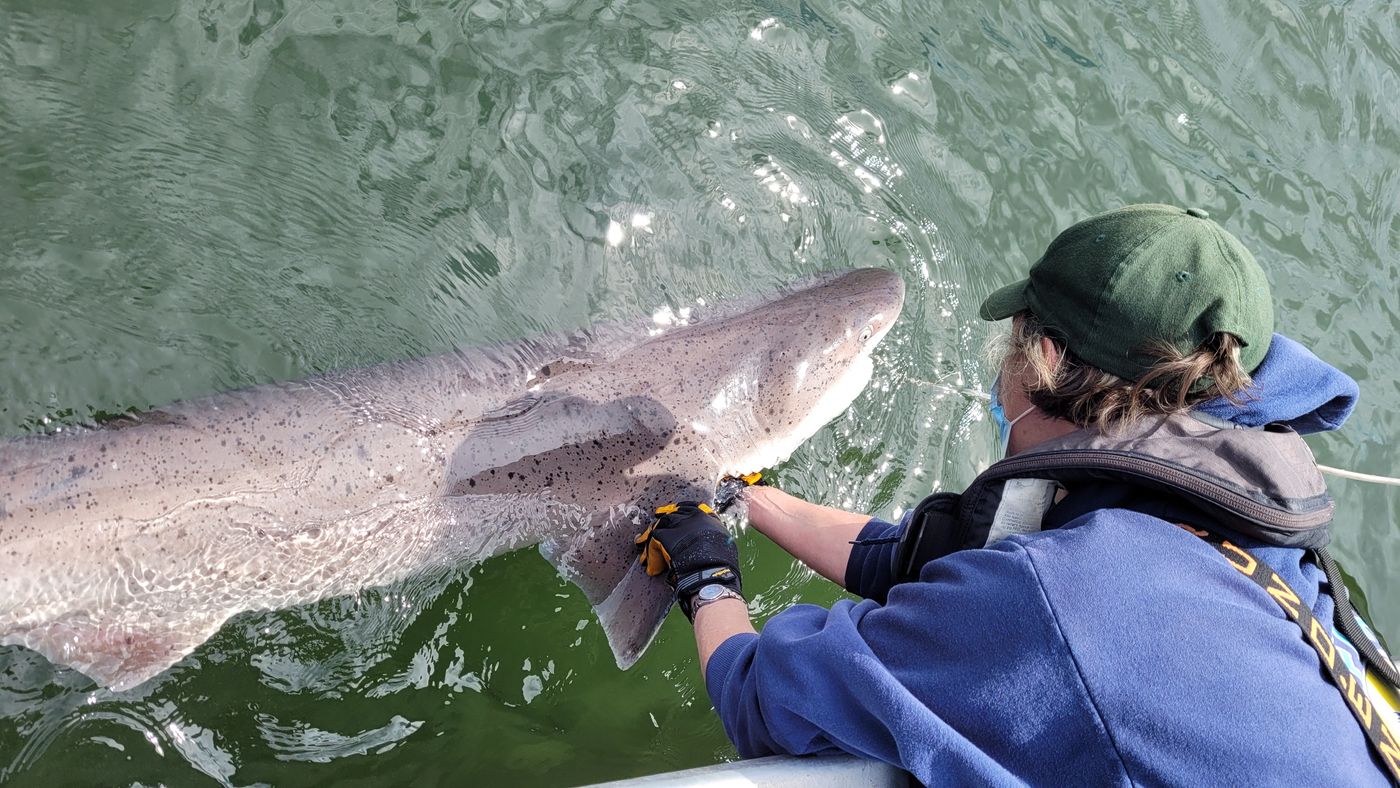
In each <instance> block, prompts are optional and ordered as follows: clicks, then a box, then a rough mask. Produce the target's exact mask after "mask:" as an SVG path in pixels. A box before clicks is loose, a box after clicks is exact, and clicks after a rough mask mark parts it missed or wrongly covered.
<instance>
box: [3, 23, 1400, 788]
mask: <svg viewBox="0 0 1400 788" xmlns="http://www.w3.org/2000/svg"><path fill="white" fill-rule="evenodd" d="M1229 5H1230V8H1229V9H1228V10H1226V9H1225V8H1224V7H1223V6H1222V4H1220V3H1215V2H1208V1H1207V0H1197V2H1174V3H1169V4H1164V3H1146V2H1134V3H1109V4H1100V5H1098V6H1096V7H1094V8H1092V9H1086V8H1085V7H1084V6H1083V5H1082V4H1078V3H1070V2H1066V1H1065V0H1047V1H1046V2H1034V3H1032V2H1025V1H1024V0H1014V1H1013V0H1007V1H1006V2H973V3H956V4H933V3H930V2H926V0H909V1H908V2H893V3H847V2H830V1H829V0H815V1H814V2H802V3H799V4H786V3H759V4H748V3H735V2H729V1H728V0H717V1H716V2H706V3H688V4H674V3H664V2H623V1H618V2H602V1H601V0H585V1H580V2H574V1H571V0H549V1H547V2H523V1H521V0H481V1H480V2H449V3H430V2H414V1H413V0H399V2H368V1H367V0H344V1H342V2H329V1H328V0H321V1H320V2H310V1H308V2H295V1H292V0H287V1H286V2H284V1H283V0H241V1H235V0H120V1H118V2H104V3H82V2H77V1H76V0H43V1H42V2H40V1H38V0H32V1H30V0H0V347H3V348H4V349H5V350H4V352H3V353H0V395H3V396H0V434H4V435H14V434H21V433H25V432H29V431H34V430H38V429H43V428H44V427H45V425H46V423H48V422H49V421H50V420H56V421H57V422H64V421H70V422H71V421H81V420H84V419H87V418H90V417H92V416H93V415H100V414H103V413H114V412H120V411H122V410H125V409H128V408H146V407H150V406H154V405H160V404H163V403H167V402H169V401H172V400H175V399H181V398H191V397H198V396H201V395H204V394H208V393H210V392H215V391H220V390H227V389H232V388H237V387H241V386H247V385H251V384H256V383H263V382H267V381H272V380H281V379H289V378H297V377H302V376H305V375H308V374H312V373H315V372H318V371H322V370H327V369H334V368H339V367H346V366H355V365H363V364H369V363H374V362H377V361H381V360H385V359H393V358H402V357H407V356H413V355H419V354H424V353H430V352H434V351H439V350H443V349H446V348H450V347H456V346H466V345H477V344H482V343H485V342H490V341H495V340H502V339H512V338H517V337H521V336H527V335H533V334H538V333H542V332H547V331H553V330H558V329H564V328H572V327H576V326H579V325H584V324H587V323H590V322H595V321H601V320H608V319H615V318H622V317H632V316H636V315H639V314H651V313H653V312H655V311H656V310H658V309H661V308H665V307H669V308H671V309H673V310H679V309H681V308H682V307H685V306H688V305H691V304H694V303H695V302H696V300H697V299H705V300H707V301H713V300H715V299H719V298H723V297H726V296H732V295H738V294H742V293H748V292H753V291H758V290H766V289H770V288H772V287H774V286H776V285H778V284H780V283H783V282H786V281H789V280H792V279H795V278H797V277H799V276H801V275H803V274H805V273H809V272H811V271H814V270H824V269H830V268H840V267H847V266H859V265H879V266H885V267H890V268H893V269H896V270H898V271H900V272H901V273H902V274H903V276H904V278H905V280H906V282H907V284H908V285H909V303H908V305H907V306H906V309H905V312H904V316H903V319H902V320H901V323H900V324H899V325H898V326H897V327H896V328H895V330H894V332H893V333H892V334H891V335H890V337H889V338H888V339H887V340H886V342H885V344H884V345H883V346H882V348H881V350H880V351H879V353H878V358H877V378H878V379H877V381H876V383H875V384H874V385H872V388H871V390H870V391H869V392H867V394H866V395H865V396H863V397H862V398H861V399H860V400H858V401H857V403H856V404H855V406H854V407H853V409H852V410H851V412H850V414H849V416H848V417H844V418H842V419H841V420H840V421H838V422H837V423H836V424H834V425H832V426H831V427H829V428H828V429H826V430H824V431H823V432H822V433H821V434H819V435H818V436H817V437H816V438H815V439H814V440H812V441H811V442H810V443H809V444H808V445H807V446H805V447H804V448H803V449H802V450H801V451H800V452H799V453H798V454H797V455H796V456H795V457H794V458H793V459H792V461H791V462H789V463H788V464H786V465H785V466H784V467H782V468H781V469H779V471H778V472H777V473H776V475H775V476H776V479H777V481H778V483H779V484H781V485H782V486H783V487H785V488H787V489H789V490H791V491H793V492H795V493H798V494H800V495H803V496H806V497H809V498H811V499H813V500H817V501H822V502H826V503H831V504H837V505H843V506H847V507H851V508H856V509H864V510H866V511H872V512H876V513H879V514H883V515H886V516H889V515H892V514H894V513H896V512H897V511H899V510H900V508H901V507H907V506H909V505H911V504H912V503H913V502H915V501H917V500H918V499H919V498H920V497H921V496H923V495H925V494H926V493H927V492H929V491H930V490H931V489H933V488H943V489H958V488H960V487H961V486H962V485H964V484H965V483H967V482H968V481H969V480H970V479H971V478H972V477H973V476H974V475H975V474H976V472H977V471H978V470H979V469H980V468H982V467H985V465H986V464H987V463H988V462H989V461H990V460H991V459H992V454H993V451H994V445H993V443H994V441H993V435H992V429H991V428H990V427H989V426H988V424H987V422H986V421H985V420H982V419H981V417H980V406H979V404H978V401H977V399H976V397H975V395H974V394H973V392H976V391H978V390H980V389H983V388H985V386H986V384H987V382H988V379H987V370H986V368H985V367H984V365H983V363H982V359H981V347H982V345H983V343H984V341H985V339H986V336H987V331H988V329H987V327H986V326H984V325H982V324H981V323H979V322H978V321H977V319H976V314H975V312H976V306H977V304H978V302H979V301H980V299H981V298H982V297H984V296H985V295H986V294H987V293H989V292H991V290H993V289H994V288H996V287H998V286H999V285H1001V284H1004V283H1005V282H1007V281H1009V280H1011V279H1012V278H1013V277H1016V276H1018V275H1020V274H1021V273H1022V272H1023V271H1024V269H1025V267H1026V266H1027V264H1028V262H1029V260H1031V259H1034V257H1036V256H1037V255H1038V254H1039V252H1040V250H1041V249H1042V248H1043V247H1044V245H1045V244H1046V243H1047V242H1048V241H1049V239H1050V238H1051V237H1052V236H1053V234H1054V232H1055V231H1056V230H1057V229H1059V228H1061V227H1063V226H1065V225H1067V224H1069V223H1071V222H1073V221H1075V220H1077V219H1079V218H1083V217H1084V216H1086V215H1089V214H1091V213H1094V212H1097V211H1100V210H1103V209H1106V208H1110V207H1115V206H1117V205H1120V204H1124V203H1128V202H1139V201H1164V202H1173V203H1177V204H1181V205H1194V206H1199V207H1202V208H1205V209H1207V210H1209V211H1210V212H1211V213H1212V214H1213V215H1214V216H1215V217H1216V218H1218V219H1220V220H1221V221H1222V222H1223V223H1224V224H1225V226H1226V227H1228V228H1229V229H1230V230H1231V231H1233V232H1234V233H1236V234H1237V235H1239V237H1240V238H1241V239H1242V240H1243V241H1244V242H1245V244H1246V245H1247V246H1249V248H1251V249H1252V250H1253V251H1254V253H1255V254H1256V256H1257V257H1258V258H1259V260H1260V261H1261V263H1263V265H1264V266H1265V268H1266V269H1267V271H1268V273H1269V277H1270V281H1271V282H1272V284H1273V287H1274V292H1275V296H1276V299H1277V302H1278V324H1279V327H1280V330H1282V331H1283V332H1285V333H1287V334H1289V335H1291V336H1293V337H1295V338H1297V339H1299V340H1300V341H1302V342H1304V343H1305V344H1307V345H1308V346H1310V347H1311V348H1313V349H1314V350H1315V351H1316V352H1318V353H1319V354H1320V355H1322V356H1323V357H1324V358H1325V359H1327V360H1329V361H1331V362H1332V363H1334V364H1336V365H1338V366H1339V367H1341V368H1342V369H1344V370H1345V371H1346V372H1347V373H1348V374H1350V375H1352V376H1353V377H1355V378H1356V379H1357V380H1359V381H1360V382H1361V385H1362V390H1363V401H1362V404H1361V406H1360V408H1359V409H1358V410H1357V413H1356V416H1355V417H1354V419H1353V422H1352V423H1351V424H1350V425H1349V426H1348V427H1347V428H1346V429H1345V430H1344V431H1342V432H1341V433H1338V434H1332V435H1324V436H1318V437H1315V438H1312V439H1310V443H1311V445H1312V446H1313V448H1314V451H1315V452H1316V453H1317V455H1318V458H1319V460H1320V461H1322V462H1324V463H1326V464H1330V465H1340V466H1345V467H1349V468H1354V469H1356V470H1360V471H1365V472H1370V473H1382V474H1395V473H1397V472H1400V452H1397V451H1396V450H1395V449H1394V448H1393V446H1394V442H1395V440H1394V439H1395V436H1396V434H1397V421H1398V419H1400V417H1397V415H1396V414H1397V413H1400V382H1398V381H1400V376H1397V373H1396V370H1397V369H1400V340H1397V327H1400V315H1398V314H1397V312H1398V311H1400V303H1398V300H1397V278H1398V277H1397V273H1398V272H1400V263H1397V260H1400V255H1397V251H1400V249H1398V247H1400V212H1398V211H1397V206H1400V105H1397V104H1396V102H1395V101H1394V96H1396V95H1397V94H1400V49H1398V48H1397V44H1396V42H1400V14H1397V12H1396V11H1394V10H1393V9H1391V8H1390V7H1389V6H1387V5H1385V4H1380V3H1350V4H1341V5H1336V6H1333V5H1325V4H1316V3H1301V2H1296V1H1294V0H1289V1H1287V2H1282V1H1280V2H1269V3H1236V4H1229ZM50 426H52V425H50ZM1332 489H1333V492H1334V494H1335V495H1336V497H1337V500H1338V512H1339V516H1338V523H1337V533H1336V542H1335V544H1336V552H1337V554H1338V555H1339V557H1340V558H1341V559H1342V560H1343V562H1344V563H1345V565H1346V566H1347V568H1348V570H1349V571H1350V573H1351V574H1352V575H1354V576H1355V578H1356V579H1357V581H1358V585H1359V587H1360V588H1361V589H1362V590H1363V591H1364V592H1365V594H1366V596H1367V598H1368V600H1369V602H1370V606H1371V608H1372V609H1373V612H1374V615H1375V619H1376V621H1377V623H1378V625H1379V627H1380V629H1381V630H1382V631H1383V632H1384V633H1386V634H1389V635H1390V636H1391V637H1392V639H1395V638H1400V579H1398V577H1400V576H1397V574H1396V573H1395V572H1394V571H1393V569H1391V570H1389V571H1388V568H1391V567H1395V566H1397V565H1400V526H1397V524H1396V515H1397V501H1398V500H1400V497H1398V496H1397V493H1396V491H1395V490H1394V489H1393V488H1391V489H1387V488H1379V487H1374V486H1368V485H1364V484H1359V483H1353V482H1334V483H1333V485H1332ZM742 546H743V550H744V562H745V579H746V590H747V591H748V592H749V593H750V595H751V596H752V597H753V598H754V606H755V608H756V609H757V610H758V612H759V613H760V618H763V617H766V616H768V615H771V614H772V613H774V612H776V611H778V610H781V609H782V608H783V607H785V606H787V605H789V604H791V603H793V602H795V601H798V600H804V601H811V602H818V603H828V602H830V601H832V600H833V599H835V598H836V597H837V592H836V591H835V590H834V589H833V588H832V587H831V586H830V585H829V584H826V583H824V582H823V581H820V580H818V579H814V578H813V576H812V575H811V574H810V573H809V572H807V571H805V570H804V569H802V568H800V567H798V566H795V565H794V564H793V562H792V561H791V559H789V558H788V557H787V556H786V555H785V554H783V553H782V552H781V551H779V550H777V549H776V548H774V547H773V546H772V545H771V544H770V543H768V542H766V541H765V540H763V539H762V538H761V537H758V536H757V535H755V534H752V533H750V534H746V535H745V537H744V539H743V542H742ZM732 757H733V750H732V749H731V748H730V747H729V745H728V744H727V743H726V741H725V739H724V736H723V733H722V731H721V730H720V727H719V724H718V722H717V721H716V720H715V719H714V717H713V714H712V712H711V711H710V709H709V703H708V700H707V699H706V698H705V695H704V691H703V687H702V686H701V683H700V681H699V677H698V670H697V667H696V664H695V657H694V651H693V642H692V638H691V636H690V634H689V632H688V631H687V630H686V628H685V626H684V621H683V620H682V619H680V618H679V617H678V616H677V617H673V619H672V620H671V621H669V622H668V623H667V625H666V626H665V628H664V629H663V630H662V633H661V636H660V637H659V639H658V641H657V642H656V644H655V645H654V646H653V647H652V649H651V651H650V652H649V653H648V654H647V655H646V657H645V658H644V659H643V660H642V661H641V663H639V664H638V665H637V667H635V668H634V669H633V670H631V671H629V672H627V673H622V672H619V671H618V670H617V669H616V667H615V666H614V664H613V660H612V657H611V654H610V653H609V651H608V649H607V646H606V644H605V643H604V640H603V637H602V634H601V632H600V631H599V630H598V628H597V625H596V623H595V622H594V621H593V620H592V617H591V614H590V612H589V611H588V608H587V606H586V604H585V603H584V600H583V598H582V595H581V594H580V593H579V592H577V590H576V589H574V588H573V587H572V586H570V585H568V584H567V583H565V582H563V581H561V580H560V579H558V577H557V576H556V575H555V574H554V572H553V570H552V569H551V568H550V567H549V566H548V565H547V564H546V563H545V562H543V561H542V560H540V559H539V558H538V556H536V555H534V554H533V553H531V552H528V551H527V552H523V553H518V554H514V555H510V556H505V557H502V558H499V559H495V560H492V561H489V562H486V563H485V564H483V565H480V566H478V567H475V568H472V569H469V570H462V571H460V572H457V573H454V574H451V575H449V576H445V577H430V578H420V579H418V580H416V581H414V582H411V583H405V584H403V585H402V586H398V587H392V588H387V589H370V590H366V591H365V592H364V593H363V594H361V595H359V596H358V597H356V598H352V599H335V600H328V601H325V602H323V603H321V604H318V605H314V606H310V607H305V608H298V609H294V610H288V611H280V612H271V613H249V614H245V615H242V616H239V617H238V618H236V619H234V620H233V621H232V622H230V623H229V624H228V625H226V626H225V627H224V628H223V630H222V631H221V632H220V633H219V634H218V635H217V636H216V637H215V638H214V639H213V640H212V641H210V642H209V643H207V644H206V645H205V646H203V647H201V648H200V649H199V650H197V651H196V652H195V654H194V655H192V657H190V658H189V659H187V660H186V661H184V662H183V663H181V664H180V665H179V666H178V667H177V668H175V669H174V670H172V671H170V672H168V673H167V674H166V675H164V676H163V677H161V678H159V679H158V680H156V681H153V682H151V683H150V684H148V685H146V686H145V687H143V688H140V689H138V690H136V691H133V692H129V693H125V694H122V695H118V696H114V695H112V694H110V693H107V692H103V691H96V690H95V689H94V687H93V686H92V684H91V682H89V681H87V680H86V679H83V678H82V677H81V676H79V675H77V674H75V673H73V672H71V671H55V670H54V669H53V668H52V666H50V665H49V664H48V663H47V662H45V661H44V660H43V659H41V658H39V657H37V656H36V655H33V654H31V653H29V652H24V651H21V650H19V649H13V648H11V649H4V650H0V782H6V781H10V782H14V783H16V784H45V785H48V784H66V783H95V782H100V783H111V784H128V783H137V782H139V783H143V784H156V783H165V784H179V785H198V784H218V783H230V784H239V785H243V784H252V783H275V784H280V785H302V784H324V783H330V782H336V783H338V784H383V783H394V784H403V783H409V782H412V781H419V780H422V781H427V782H429V783H438V782H447V781H449V780H461V779H463V778H468V779H471V778H475V779H480V780H483V781H487V780H489V781H490V782H492V783H497V782H505V781H508V780H518V781H521V782H525V783H528V784H569V783H579V782H584V781H588V780H597V779H604V778H614V777H622V776H627V775H633V774H638V773H644V772H648V771H652V770H655V769H659V768H663V767H675V768H679V767H684V766H691V765H698V764H702V763H708V762H713V761H717V760H722V759H726V758H732Z"/></svg>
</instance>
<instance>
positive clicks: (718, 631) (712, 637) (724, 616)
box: [695, 599, 756, 677]
mask: <svg viewBox="0 0 1400 788" xmlns="http://www.w3.org/2000/svg"><path fill="white" fill-rule="evenodd" d="M755 631H756V630H754V628H753V624H752V623H751V622H750V621H749V609H748V607H746V606H745V605H744V603H743V602H740V601H739V600H737V599H721V600H719V601H718V602H711V603H710V604H708V605H705V606H704V607H702V608H700V609H699V610H697V611H696V612H695V648H696V649H697V650H699V652H700V675H701V677H704V675H705V668H707V667H708V666H709V664H710V655H711V654H713V653H715V649H717V648H719V646H720V644H721V643H723V642H724V641H726V640H728V639H729V638H731V637H733V636H734V635H740V634H743V633H745V632H749V633H752V632H755Z"/></svg>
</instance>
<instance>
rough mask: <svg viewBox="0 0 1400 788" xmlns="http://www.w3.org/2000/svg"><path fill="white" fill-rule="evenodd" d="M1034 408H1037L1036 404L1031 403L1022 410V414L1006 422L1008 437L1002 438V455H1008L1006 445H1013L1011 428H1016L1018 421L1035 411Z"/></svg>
mask: <svg viewBox="0 0 1400 788" xmlns="http://www.w3.org/2000/svg"><path fill="white" fill-rule="evenodd" d="M1033 410H1035V406H1034V405H1031V406H1029V407H1027V408H1026V409H1025V410H1023V411H1021V415H1019V416H1017V417H1016V418H1014V419H1012V420H1011V421H1008V422H1007V423H1006V437H1005V438H1002V439H1001V456H1003V457H1005V456H1006V447H1008V446H1010V445H1011V430H1012V428H1014V427H1015V426H1016V422H1018V421H1020V420H1021V419H1024V418H1025V417H1027V416H1029V415H1031V411H1033Z"/></svg>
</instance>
